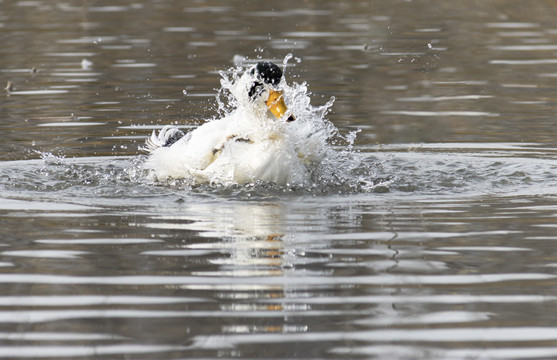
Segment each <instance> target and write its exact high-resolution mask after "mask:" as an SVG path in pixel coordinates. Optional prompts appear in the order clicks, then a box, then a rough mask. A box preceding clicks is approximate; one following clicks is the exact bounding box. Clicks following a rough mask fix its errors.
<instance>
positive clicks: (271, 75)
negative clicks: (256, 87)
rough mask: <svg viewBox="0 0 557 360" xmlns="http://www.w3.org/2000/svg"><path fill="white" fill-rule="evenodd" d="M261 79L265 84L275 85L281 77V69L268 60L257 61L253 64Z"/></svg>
mask: <svg viewBox="0 0 557 360" xmlns="http://www.w3.org/2000/svg"><path fill="white" fill-rule="evenodd" d="M255 68H256V69H257V72H258V73H259V76H260V77H261V79H262V80H263V81H264V82H266V83H267V84H270V85H273V86H277V85H278V84H279V83H280V79H281V78H282V70H281V69H280V68H279V67H278V66H277V65H275V64H273V63H272V62H269V61H265V62H258V63H257V65H256V66H255Z"/></svg>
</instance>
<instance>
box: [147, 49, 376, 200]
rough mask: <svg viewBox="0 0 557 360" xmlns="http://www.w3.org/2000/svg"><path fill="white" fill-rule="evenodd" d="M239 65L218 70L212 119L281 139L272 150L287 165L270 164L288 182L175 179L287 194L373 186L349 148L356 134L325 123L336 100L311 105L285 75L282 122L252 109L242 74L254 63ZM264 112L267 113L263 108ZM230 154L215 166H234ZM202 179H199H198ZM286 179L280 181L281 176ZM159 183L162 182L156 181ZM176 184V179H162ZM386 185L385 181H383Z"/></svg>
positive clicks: (222, 175)
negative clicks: (215, 115) (285, 108)
mask: <svg viewBox="0 0 557 360" xmlns="http://www.w3.org/2000/svg"><path fill="white" fill-rule="evenodd" d="M291 59H292V55H287V56H286V57H285V58H284V60H283V62H282V67H283V74H287V73H288V71H287V68H288V62H289V61H290V60H291ZM242 60H243V61H241V62H240V61H238V62H236V63H237V66H236V67H234V68H231V69H228V70H227V71H221V72H220V76H221V81H220V83H221V88H220V89H219V91H218V94H217V97H216V102H217V106H218V109H217V112H218V114H219V119H214V120H211V121H221V122H222V121H227V122H228V123H231V124H234V126H235V127H236V128H238V129H239V130H238V131H240V132H242V131H244V129H249V130H246V131H248V132H249V134H250V138H254V137H255V138H257V137H258V136H259V137H260V138H267V137H276V136H279V137H280V139H281V142H280V149H278V150H277V149H271V150H270V151H283V152H284V153H285V154H287V155H288V156H287V158H288V161H286V163H285V164H284V167H283V169H280V167H281V166H282V165H281V164H280V163H279V164H277V163H276V162H273V163H272V166H273V167H279V169H278V171H281V170H284V171H288V172H289V176H288V181H287V182H285V183H281V184H276V183H272V182H271V183H269V182H264V181H257V179H255V180H254V181H247V182H237V181H236V182H235V181H232V178H230V177H228V173H227V172H223V171H222V170H218V171H212V170H211V171H204V172H203V173H202V174H200V172H193V171H192V172H191V176H188V175H189V174H187V173H186V176H184V177H183V179H178V180H179V181H180V183H181V184H185V185H189V186H193V187H197V186H199V185H200V184H201V185H202V186H205V185H207V184H209V185H210V186H213V187H214V186H219V187H222V186H223V185H224V186H225V187H237V186H238V185H241V186H242V187H243V188H246V187H247V188H254V187H255V188H259V189H260V188H266V189H269V188H274V189H277V188H280V189H283V190H284V189H288V190H289V191H292V190H293V191H312V192H331V191H333V192H337V191H338V192H346V191H348V192H353V191H357V192H360V191H371V190H373V189H375V188H376V187H377V183H376V181H374V180H373V176H372V168H371V166H369V165H368V164H365V163H364V162H363V161H362V159H361V157H360V156H359V154H358V153H357V151H356V150H355V149H354V147H353V144H354V141H355V139H356V135H357V133H358V131H353V132H350V133H348V134H341V133H340V132H339V130H338V129H337V128H336V127H335V126H334V124H333V123H332V122H331V121H329V120H328V119H327V114H328V113H329V111H330V109H331V108H332V106H333V103H334V101H335V98H334V97H331V99H329V100H328V101H327V102H326V103H325V104H323V105H318V106H313V105H312V104H311V95H312V93H311V92H310V91H309V89H308V84H307V83H306V82H302V83H296V82H291V83H288V82H287V81H286V78H285V77H284V76H283V78H282V79H281V81H280V83H279V85H278V88H279V90H281V91H283V93H284V95H283V96H284V100H285V103H286V104H287V106H288V109H289V114H292V115H294V117H295V118H296V120H295V121H292V122H286V121H285V120H284V119H281V120H277V119H273V118H272V117H270V118H269V117H268V116H264V115H262V113H261V111H262V110H261V109H258V108H254V106H253V101H252V100H251V99H250V98H249V96H248V95H247V92H246V84H245V82H246V77H245V76H243V75H244V74H245V73H246V70H247V69H248V68H249V67H250V66H251V65H252V64H253V63H254V62H250V61H249V60H247V61H245V59H242ZM263 111H267V110H266V108H265V109H263ZM234 160H235V158H234V155H233V154H231V153H226V152H225V151H223V152H222V154H220V158H219V160H218V161H219V162H222V163H224V162H225V161H230V162H233V161H234ZM201 175H203V176H201ZM283 178H284V177H283ZM158 180H159V181H160V180H161V179H160V178H159V179H158ZM164 180H165V181H166V182H167V183H168V182H169V181H170V182H171V183H172V184H176V180H177V179H176V178H170V179H168V178H167V179H164ZM382 185H385V183H382Z"/></svg>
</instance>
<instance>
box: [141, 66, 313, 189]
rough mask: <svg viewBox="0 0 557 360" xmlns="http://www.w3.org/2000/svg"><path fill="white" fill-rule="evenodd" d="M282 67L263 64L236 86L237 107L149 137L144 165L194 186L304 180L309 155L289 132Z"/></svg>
mask: <svg viewBox="0 0 557 360" xmlns="http://www.w3.org/2000/svg"><path fill="white" fill-rule="evenodd" d="M282 81H283V77H282V70H281V69H280V68H279V67H278V66H277V65H275V64H273V63H271V62H259V63H257V64H256V65H254V66H252V67H251V68H250V69H248V70H247V71H246V72H245V73H244V74H243V75H242V76H241V77H240V78H239V79H238V80H237V81H236V83H234V85H233V86H232V88H231V89H230V90H231V93H232V95H233V96H234V97H235V98H236V100H237V108H236V109H235V111H233V112H232V113H231V114H229V115H228V116H226V117H224V118H222V119H219V120H212V121H209V122H207V123H205V124H203V125H202V126H199V127H198V128H196V129H195V130H193V131H191V132H189V133H187V134H184V132H182V131H181V130H180V129H178V128H177V127H175V126H165V127H164V128H163V129H162V130H161V131H160V132H159V134H158V135H157V134H155V132H153V134H152V135H151V137H150V138H149V139H148V140H147V144H146V148H145V149H146V150H147V151H148V152H149V153H150V155H149V157H148V159H147V160H146V162H145V164H144V167H145V168H146V169H148V170H149V174H150V176H151V177H152V178H154V179H157V180H159V181H161V180H162V181H163V180H166V179H168V178H173V179H181V178H185V179H187V180H189V181H190V182H191V183H192V184H200V183H220V184H231V183H237V184H246V183H252V182H255V181H257V180H261V181H266V182H273V183H276V184H278V185H287V184H298V185H301V184H305V183H307V181H308V180H309V171H308V169H307V167H306V166H307V165H308V161H307V158H304V157H303V156H301V155H300V154H299V152H298V150H297V149H296V146H295V145H294V143H293V142H292V141H291V139H290V137H289V135H288V130H289V129H288V128H287V127H288V126H289V125H290V124H291V122H292V121H294V120H295V119H294V116H293V115H291V114H289V113H288V109H287V107H286V105H285V103H284V99H283V92H282V91H280V90H279V89H280V84H281V82H282Z"/></svg>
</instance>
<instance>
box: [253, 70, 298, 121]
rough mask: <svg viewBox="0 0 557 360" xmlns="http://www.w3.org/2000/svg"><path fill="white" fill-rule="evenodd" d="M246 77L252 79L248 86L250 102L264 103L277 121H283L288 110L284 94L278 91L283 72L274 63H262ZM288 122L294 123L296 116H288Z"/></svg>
mask: <svg viewBox="0 0 557 360" xmlns="http://www.w3.org/2000/svg"><path fill="white" fill-rule="evenodd" d="M244 76H249V77H250V82H249V84H248V86H247V88H248V96H249V98H250V101H252V102H254V103H262V102H263V103H264V104H265V106H266V107H267V108H268V109H269V110H270V111H271V113H272V114H273V115H274V116H275V117H276V118H277V119H282V117H283V116H284V115H285V114H286V111H287V110H288V108H287V107H286V104H285V103H284V98H283V92H282V91H280V90H278V85H279V84H280V82H281V80H282V70H281V69H280V68H279V67H278V66H277V65H276V64H273V63H272V62H269V61H262V62H259V63H257V64H256V65H254V66H252V67H251V68H250V69H249V70H248V71H247V72H246V74H244ZM286 121H288V122H290V121H294V116H293V115H290V116H288V118H287V119H286Z"/></svg>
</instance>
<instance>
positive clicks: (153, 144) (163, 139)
mask: <svg viewBox="0 0 557 360" xmlns="http://www.w3.org/2000/svg"><path fill="white" fill-rule="evenodd" d="M184 135H185V133H184V132H183V131H182V130H180V129H178V128H177V127H176V126H173V125H166V126H165V127H163V128H162V129H161V131H159V133H158V134H157V133H156V131H155V130H153V133H152V134H151V136H150V137H149V138H147V140H146V141H145V146H144V147H142V148H141V150H143V151H146V152H148V153H152V152H153V151H155V150H156V149H158V148H161V147H169V146H171V145H172V144H174V143H175V142H177V141H178V140H180V139H181V138H183V137H184Z"/></svg>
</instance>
